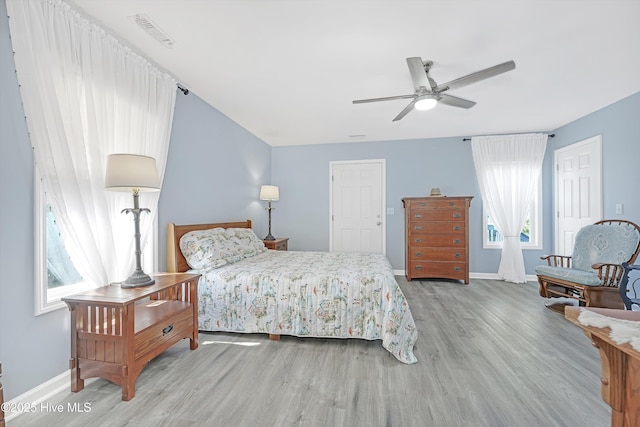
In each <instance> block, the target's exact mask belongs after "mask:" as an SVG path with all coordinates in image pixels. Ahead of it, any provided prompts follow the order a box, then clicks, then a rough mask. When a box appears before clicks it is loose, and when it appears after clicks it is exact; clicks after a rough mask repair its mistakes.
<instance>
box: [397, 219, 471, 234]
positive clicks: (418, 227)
mask: <svg viewBox="0 0 640 427" xmlns="http://www.w3.org/2000/svg"><path fill="white" fill-rule="evenodd" d="M466 224H467V223H466V222H464V221H431V222H428V221H424V222H422V221H411V222H410V223H409V226H408V231H409V236H413V235H415V234H462V235H464V234H465V230H466Z"/></svg>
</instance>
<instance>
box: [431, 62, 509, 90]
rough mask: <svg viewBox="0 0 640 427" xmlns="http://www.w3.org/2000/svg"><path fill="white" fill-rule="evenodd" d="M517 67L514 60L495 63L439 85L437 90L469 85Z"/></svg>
mask: <svg viewBox="0 0 640 427" xmlns="http://www.w3.org/2000/svg"><path fill="white" fill-rule="evenodd" d="M514 68H516V63H515V62H513V61H507V62H503V63H502V64H498V65H494V66H493V67H489V68H485V69H484V70H480V71H476V72H475V73H471V74H469V75H466V76H464V77H460V78H458V79H455V80H451V81H450V82H447V83H444V84H441V85H438V87H437V88H436V91H437V92H439V91H444V90H448V89H456V88H459V87H462V86H466V85H469V84H471V83H475V82H478V81H480V80H484V79H488V78H489V77H493V76H497V75H498V74H502V73H506V72H507V71H511V70H513V69H514Z"/></svg>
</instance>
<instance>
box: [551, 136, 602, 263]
mask: <svg viewBox="0 0 640 427" xmlns="http://www.w3.org/2000/svg"><path fill="white" fill-rule="evenodd" d="M554 160H555V175H556V178H555V182H556V208H557V211H556V248H555V251H554V253H556V254H559V255H571V253H572V251H573V243H574V241H575V235H576V233H577V232H578V230H580V228H582V227H584V226H585V225H589V224H593V223H594V222H596V221H599V220H601V219H602V137H601V136H600V135H598V136H594V137H592V138H589V139H586V140H584V141H581V142H578V143H575V144H572V145H569V146H567V147H563V148H559V149H557V150H556V151H555V152H554Z"/></svg>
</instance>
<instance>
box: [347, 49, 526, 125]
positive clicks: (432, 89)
mask: <svg viewBox="0 0 640 427" xmlns="http://www.w3.org/2000/svg"><path fill="white" fill-rule="evenodd" d="M407 65H408V66H409V72H410V73H411V80H413V87H414V89H415V92H414V93H413V94H412V95H398V96H388V97H385V98H371V99H357V100H355V101H353V103H354V104H363V103H365V102H378V101H391V100H394V99H411V103H410V104H409V105H407V106H406V107H405V109H404V110H402V111H400V114H398V115H397V116H396V117H395V118H394V119H393V121H394V122H395V121H398V120H400V119H401V118H403V117H404V116H406V115H407V114H409V112H410V111H411V110H413V109H414V108H415V109H417V110H428V109H431V108H433V107H435V106H436V104H437V103H438V102H441V103H443V104H447V105H451V106H453V107H460V108H471V107H473V106H474V105H476V103H475V102H473V101H469V100H467V99H463V98H458V97H456V96H453V95H449V94H448V93H444V92H446V91H448V90H450V89H455V88H459V87H462V86H466V85H468V84H471V83H475V82H478V81H480V80H484V79H488V78H489V77H493V76H496V75H498V74H502V73H505V72H507V71H510V70H513V69H514V68H516V63H515V62H513V61H507V62H503V63H502V64H498V65H494V66H493V67H489V68H485V69H484V70H480V71H476V72H475V73H471V74H468V75H466V76H463V77H460V78H457V79H455V80H451V81H450V82H447V83H444V84H441V85H439V84H437V83H436V82H435V81H434V80H433V79H432V78H431V76H430V75H429V70H430V69H431V66H432V65H433V61H423V60H422V58H419V57H412V58H407Z"/></svg>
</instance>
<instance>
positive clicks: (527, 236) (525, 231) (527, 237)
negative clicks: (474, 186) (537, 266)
mask: <svg viewBox="0 0 640 427" xmlns="http://www.w3.org/2000/svg"><path fill="white" fill-rule="evenodd" d="M482 213H483V215H482V218H483V227H482V229H483V231H484V233H483V234H484V236H483V240H482V241H483V246H482V247H483V248H485V249H501V248H502V241H503V240H504V237H503V236H502V235H501V234H500V233H499V232H498V230H496V229H495V226H494V225H493V223H492V221H491V217H490V216H489V214H488V213H487V211H486V209H485V208H484V205H483V207H482ZM520 245H521V246H522V249H542V177H540V179H539V180H538V186H537V188H536V197H535V198H534V200H533V202H532V203H531V206H529V212H528V214H527V219H526V220H525V223H524V226H523V227H522V230H521V231H520Z"/></svg>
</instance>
